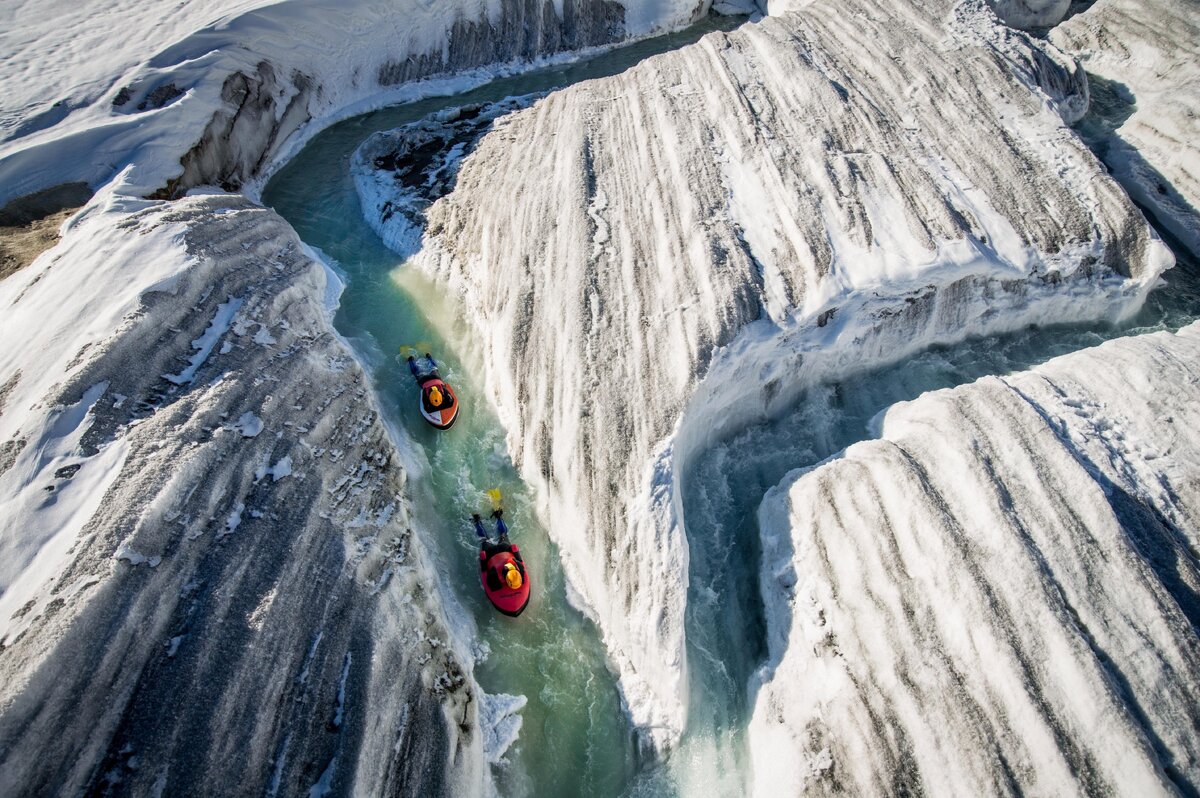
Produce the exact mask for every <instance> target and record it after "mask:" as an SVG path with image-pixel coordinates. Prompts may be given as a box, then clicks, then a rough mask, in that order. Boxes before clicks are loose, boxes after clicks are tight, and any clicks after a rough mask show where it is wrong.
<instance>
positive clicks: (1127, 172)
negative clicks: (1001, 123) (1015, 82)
mask: <svg viewBox="0 0 1200 798" xmlns="http://www.w3.org/2000/svg"><path fill="white" fill-rule="evenodd" d="M1050 39H1051V40H1052V41H1053V42H1055V43H1056V44H1057V45H1058V46H1059V47H1062V48H1063V49H1064V50H1066V51H1068V52H1070V53H1071V54H1073V55H1075V56H1077V57H1078V58H1079V59H1080V60H1081V61H1082V63H1083V66H1084V68H1085V69H1087V71H1088V74H1090V75H1092V76H1093V80H1092V82H1093V84H1096V88H1095V89H1094V90H1093V94H1096V93H1098V91H1103V93H1104V96H1103V100H1104V102H1105V103H1106V104H1107V106H1108V107H1106V108H1103V109H1102V110H1103V111H1104V112H1105V114H1106V115H1107V116H1109V117H1110V120H1108V124H1109V125H1110V126H1111V128H1112V129H1111V130H1106V131H1104V132H1105V133H1107V134H1108V140H1107V141H1106V142H1105V143H1104V145H1103V150H1104V152H1103V153H1102V157H1103V158H1104V162H1105V163H1106V164H1108V167H1109V168H1110V169H1111V170H1112V172H1113V174H1114V176H1115V177H1116V178H1117V179H1118V180H1119V181H1121V183H1122V184H1123V185H1124V186H1125V188H1126V189H1127V190H1128V191H1129V192H1130V194H1131V195H1132V196H1133V198H1134V199H1136V200H1137V201H1138V202H1139V203H1141V204H1142V205H1144V206H1146V207H1148V208H1150V209H1151V211H1152V212H1153V213H1154V215H1155V217H1156V219H1157V220H1158V221H1159V223H1160V224H1162V226H1163V227H1165V228H1166V229H1168V230H1169V231H1171V232H1172V233H1173V234H1174V235H1175V236H1176V237H1177V238H1178V239H1179V240H1180V241H1181V242H1182V243H1183V244H1184V245H1185V246H1187V247H1188V248H1189V249H1191V250H1192V252H1193V253H1197V254H1198V255H1200V10H1198V9H1197V7H1196V3H1194V2H1190V1H1189V0H1146V1H1145V2H1142V0H1136V1H1135V0H1098V2H1096V3H1095V4H1093V5H1092V6H1091V7H1090V8H1088V9H1087V10H1086V11H1084V12H1082V13H1080V14H1078V15H1076V16H1074V17H1072V18H1071V19H1069V20H1067V21H1066V22H1064V23H1063V24H1062V25H1060V26H1058V27H1057V28H1055V29H1054V30H1053V31H1051V32H1050Z"/></svg>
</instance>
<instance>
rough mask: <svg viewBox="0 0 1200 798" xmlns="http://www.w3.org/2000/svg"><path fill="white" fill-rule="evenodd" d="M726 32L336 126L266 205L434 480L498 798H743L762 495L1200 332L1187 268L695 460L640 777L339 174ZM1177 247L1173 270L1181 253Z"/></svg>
mask: <svg viewBox="0 0 1200 798" xmlns="http://www.w3.org/2000/svg"><path fill="white" fill-rule="evenodd" d="M737 24H738V21H737V20H730V19H716V20H711V21H705V22H704V23H701V24H700V25H697V26H694V27H692V28H690V29H688V30H686V31H683V32H680V33H676V34H671V35H668V36H662V37H658V38H655V39H649V40H646V41H643V42H640V43H637V44H634V45H630V46H628V47H623V48H620V49H617V50H612V51H609V52H607V53H604V54H602V55H598V56H596V57H594V58H591V59H589V60H585V61H577V62H574V63H570V64H566V65H560V66H555V67H549V68H543V69H538V70H535V71H531V72H528V73H525V74H523V75H520V76H516V77H509V78H502V79H498V80H495V81H492V82H491V83H488V84H486V85H484V86H482V87H480V88H476V89H474V90H471V91H469V92H465V93H462V94H458V95H454V96H443V97H434V98H429V99H424V100H420V101H417V102H412V103H406V104H403V105H397V106H393V107H390V108H386V109H383V110H380V111H375V112H372V113H368V114H364V115H362V116H358V117H354V118H352V119H348V120H346V121H343V122H340V123H337V124H335V125H332V126H331V127H329V128H328V129H326V130H324V131H323V132H321V133H320V134H318V135H317V136H315V137H314V138H313V139H312V140H311V141H310V142H309V143H308V144H307V146H305V148H304V149H303V150H302V151H301V152H300V153H299V154H298V155H296V157H295V158H293V159H292V160H291V161H289V162H288V163H287V164H286V165H285V166H284V167H283V168H282V169H281V170H280V171H279V172H278V174H276V175H275V177H274V178H273V179H272V180H271V182H270V183H269V184H268V186H267V188H266V190H265V192H264V195H263V200H264V203H265V204H267V205H269V206H271V207H273V208H274V209H275V210H276V211H278V212H279V213H280V214H281V215H282V216H283V217H284V218H285V219H287V220H288V221H289V222H290V223H291V224H292V226H293V227H294V228H295V229H296V231H297V232H298V233H299V235H300V237H301V238H302V239H303V240H304V241H305V242H306V243H308V244H309V245H311V246H313V247H316V248H318V249H320V250H321V251H322V252H323V253H324V254H325V255H326V256H327V257H329V258H330V259H331V260H332V261H334V262H335V263H336V266H337V268H338V270H339V271H340V273H341V274H342V276H343V279H344V280H345V282H346V289H345V292H344V293H343V294H342V297H341V306H340V308H339V310H338V312H337V315H336V318H335V320H334V323H335V325H336V327H337V329H338V330H339V331H340V332H341V334H342V335H343V336H344V337H345V338H346V339H347V340H348V341H349V342H350V343H351V345H352V346H353V347H354V348H355V350H356V352H357V355H358V356H359V358H360V359H361V360H362V361H363V362H364V363H365V364H366V365H367V367H368V370H369V372H370V376H371V379H372V381H373V383H374V387H375V390H376V392H377V394H378V397H379V401H380V403H381V405H382V411H383V413H384V415H385V417H386V418H387V419H388V421H389V422H390V423H391V424H393V425H395V426H396V427H398V428H402V429H403V430H404V432H405V434H406V435H407V436H408V437H409V438H410V439H411V440H413V441H416V442H417V443H418V444H419V445H420V447H421V448H422V449H423V451H424V458H425V460H426V461H427V467H426V468H424V469H423V473H421V474H419V475H417V476H416V477H415V478H414V479H413V480H412V481H411V482H410V485H411V487H412V496H413V500H414V503H415V504H416V505H417V513H418V518H417V521H418V523H419V524H420V525H421V526H422V528H423V529H424V530H425V531H426V533H427V535H428V537H427V540H428V541H429V542H430V543H431V544H432V546H433V548H434V550H433V556H434V559H435V561H436V564H437V565H438V567H440V568H441V569H443V572H444V573H446V574H449V577H450V580H449V581H450V582H451V584H452V585H454V586H455V589H456V597H457V600H458V602H459V604H460V605H461V607H462V608H463V610H464V611H465V612H466V613H467V614H468V615H470V616H472V617H473V618H474V622H475V624H476V626H477V631H478V639H479V641H480V656H481V661H480V662H479V663H478V665H477V666H476V677H477V679H478V681H479V683H480V684H481V685H482V687H483V689H484V690H486V691H487V692H489V693H508V694H513V695H524V696H526V697H527V699H528V704H527V705H526V706H525V708H524V709H523V710H522V711H521V716H522V718H523V726H522V730H521V735H520V737H519V739H518V740H517V742H516V743H515V744H514V745H513V747H512V748H511V749H509V752H508V754H507V756H506V758H505V761H504V762H503V763H502V764H501V765H500V766H499V767H498V768H497V769H496V776H497V783H498V786H499V788H500V791H501V794H503V795H506V796H517V795H529V796H559V795H564V796H565V795H571V796H620V795H627V796H661V795H704V796H706V798H709V797H711V796H725V795H729V796H738V795H743V794H745V791H746V787H747V784H746V779H747V769H746V762H747V758H746V754H745V739H744V736H745V729H746V725H747V722H748V721H749V716H750V712H751V711H752V706H751V705H750V702H749V693H748V690H747V685H748V683H749V681H750V679H751V678H752V676H753V674H754V671H755V669H756V668H757V667H758V665H759V664H760V663H761V662H762V659H763V657H764V655H765V632H764V628H763V620H762V618H763V613H762V607H761V602H760V599H759V592H758V572H759V567H758V566H759V563H758V560H759V542H758V541H759V535H758V529H757V519H756V512H757V509H758V505H759V503H760V501H761V499H762V497H763V494H764V493H765V492H766V491H767V490H768V489H769V488H771V487H773V486H774V485H775V484H777V483H778V482H779V481H780V480H781V479H782V478H783V477H784V475H785V474H786V473H787V472H788V471H790V470H791V469H794V468H798V467H801V466H805V465H809V464H812V463H815V462H818V461H820V460H822V459H824V458H825V457H827V456H829V455H831V454H833V453H835V452H837V451H838V450H840V449H842V448H844V447H846V446H849V445H850V444H852V443H855V442H857V441H859V440H862V439H864V438H866V437H868V436H869V433H868V431H867V422H868V421H869V420H870V419H871V417H872V416H874V415H875V414H876V413H877V412H879V411H880V410H882V409H883V408H885V407H887V406H888V405H890V404H892V403H894V402H897V401H902V400H908V399H913V398H915V397H916V396H918V395H920V394H921V393H923V392H925V391H928V390H934V389H939V388H946V387H951V386H954V385H960V384H963V383H965V382H969V381H972V380H974V379H977V378H979V377H981V376H984V375H988V374H1005V373H1010V372H1013V371H1018V370H1022V369H1025V368H1028V367H1030V366H1032V365H1036V364H1037V363H1040V362H1044V361H1045V360H1047V359H1049V358H1051V357H1053V356H1056V355H1059V354H1065V353H1067V352H1071V351H1074V350H1077V349H1081V348H1084V347H1087V346H1093V345H1095V344H1097V343H1100V342H1101V341H1102V340H1105V339H1107V338H1112V337H1115V336H1119V335H1127V334H1132V333H1138V332H1147V331H1150V330H1156V329H1178V328H1179V327H1181V326H1183V325H1184V324H1186V323H1188V322H1190V321H1192V320H1194V319H1196V318H1197V316H1200V279H1198V269H1197V267H1196V264H1195V262H1194V261H1191V260H1185V259H1184V258H1183V257H1180V262H1179V265H1178V266H1177V267H1176V269H1175V270H1174V271H1172V272H1170V273H1168V281H1169V283H1170V284H1169V286H1168V287H1166V288H1162V289H1159V290H1158V291H1156V292H1154V293H1153V294H1152V295H1151V297H1150V300H1149V301H1148V303H1147V305H1146V308H1145V309H1144V310H1143V311H1142V312H1141V313H1140V314H1139V315H1138V317H1137V318H1136V319H1134V320H1133V321H1132V322H1131V323H1130V324H1128V325H1126V326H1124V327H1121V328H1115V327H1110V326H1104V327H1086V328H1085V327H1070V328H1052V329H1050V328H1047V329H1031V330H1025V331H1022V332H1019V333H1015V334H1011V335H1005V336H999V337H994V338H988V339H975V340H971V341H967V342H965V343H962V344H959V345H957V346H954V347H949V348H945V349H936V350H930V351H927V352H925V353H922V354H920V355H917V356H915V357H913V358H910V359H909V360H907V361H905V362H903V363H901V364H898V365H896V366H893V367H890V368H886V369H882V370H877V371H872V372H867V373H862V374H858V375H855V376H853V377H850V378H847V379H845V380H843V381H842V382H840V383H838V384H836V385H825V386H821V387H820V388H819V389H816V390H812V391H809V392H808V394H806V395H805V396H803V397H802V398H801V400H800V401H799V402H798V403H797V405H796V407H795V408H794V409H793V410H792V411H791V412H790V413H789V414H788V415H786V416H785V417H783V418H781V419H778V420H776V421H774V422H772V423H769V424H764V425H761V426H756V427H752V428H750V429H747V430H745V431H743V432H742V433H740V434H739V435H737V436H735V437H734V438H732V439H730V440H727V441H725V442H723V443H721V444H718V445H716V446H714V447H713V448H712V450H711V451H710V452H709V453H708V454H707V455H706V456H704V457H700V458H697V466H696V468H695V469H694V471H693V472H692V473H690V474H687V475H685V480H684V483H685V495H684V509H685V513H684V514H685V522H686V524H687V529H688V536H689V541H690V549H691V584H690V590H689V604H688V614H687V635H688V657H689V672H690V682H691V691H692V692H691V701H690V704H691V705H690V707H689V727H688V729H687V731H686V733H685V736H684V740H683V744H682V745H681V747H680V748H679V750H677V751H676V752H675V753H674V754H673V755H672V757H671V758H670V759H669V761H667V762H666V763H665V764H660V765H652V764H650V763H647V762H644V761H641V760H640V759H639V756H638V753H637V747H636V744H635V735H634V731H633V729H632V727H631V725H630V722H629V719H628V717H627V716H626V715H625V714H624V712H623V710H622V708H621V703H620V697H619V694H618V691H617V687H616V682H615V679H614V677H613V676H612V674H611V673H610V672H609V671H608V669H607V667H606V665H605V656H604V650H603V646H602V645H601V643H600V639H599V635H598V633H597V631H596V628H595V627H594V625H593V624H592V623H591V622H590V621H589V620H588V619H587V618H586V617H585V616H584V615H582V614H581V613H579V612H578V611H576V610H575V609H574V608H573V607H572V606H571V605H570V604H569V603H568V601H567V588H566V585H565V584H564V578H563V574H562V570H561V568H560V566H559V562H558V556H557V553H556V551H555V548H554V545H553V543H552V542H551V541H550V539H549V537H548V535H547V534H546V531H545V530H544V529H543V528H542V527H541V526H540V525H539V523H538V521H537V519H536V517H535V514H534V512H533V510H532V504H533V502H534V497H533V496H531V495H530V492H529V491H528V490H527V489H526V488H525V486H524V485H523V484H522V482H521V480H520V477H519V476H518V474H517V472H516V471H515V469H514V468H513V466H512V463H511V460H510V459H509V456H508V454H507V450H506V447H505V441H504V433H503V430H502V429H501V427H500V424H499V422H498V421H497V419H496V417H495V415H494V413H493V412H492V409H491V408H490V407H489V406H488V404H487V402H486V401H484V400H483V399H482V398H481V397H482V396H483V385H482V384H481V379H480V377H479V375H480V374H481V363H480V357H481V356H480V354H479V348H478V347H475V346H473V345H472V343H471V332H472V331H471V329H470V327H469V325H468V323H467V320H466V319H464V318H463V317H462V312H461V310H460V309H458V308H456V307H455V306H454V305H453V304H452V301H451V300H448V299H446V298H445V297H444V296H442V295H441V294H440V292H439V290H438V288H437V287H436V286H434V285H432V284H431V283H429V282H428V281H427V280H426V279H424V278H423V276H422V275H420V274H419V273H417V272H416V271H415V270H412V269H406V268H405V267H404V264H403V263H402V262H401V259H400V258H399V257H398V256H397V255H395V254H394V253H392V252H391V251H389V250H388V249H386V248H385V247H384V246H383V244H382V243H381V242H380V240H379V238H378V237H377V236H376V235H375V233H374V232H373V231H372V230H371V229H370V228H369V227H368V226H367V224H366V223H365V221H364V220H363V217H362V213H361V210H360V207H359V200H358V196H357V194H356V192H355V189H354V185H353V182H352V179H351V176H350V170H349V164H350V156H351V154H352V153H353V151H354V150H355V149H356V148H357V147H358V145H359V144H360V143H362V141H363V140H364V139H366V138H367V137H368V136H370V135H371V134H372V133H374V132H376V131H380V130H388V129H391V128H395V127H398V126H400V125H403V124H406V123H409V122H413V121H416V120H418V119H420V118H422V117H424V116H427V115H428V114H431V113H434V112H437V111H440V110H442V109H444V108H448V107H455V106H460V105H465V104H468V103H483V102H492V101H496V100H500V99H503V98H505V97H509V96H517V95H523V94H528V93H532V92H544V91H552V90H554V89H557V88H561V87H563V86H567V85H570V84H572V83H577V82H579V81H581V80H586V79H590V78H596V77H604V76H607V75H612V74H616V73H619V72H621V71H623V70H624V69H627V68H628V67H630V66H632V65H633V64H635V63H637V62H638V61H640V60H642V59H643V58H646V57H647V56H650V55H654V54H656V53H660V52H664V51H667V50H671V49H675V48H677V47H681V46H684V45H686V44H689V43H691V42H694V41H695V40H696V39H698V38H699V37H700V36H702V35H703V34H704V33H707V32H709V31H711V30H714V29H716V28H723V29H729V28H732V27H735V26H736V25H737ZM1104 113H1106V109H1105V108H1103V107H1101V108H1099V110H1098V112H1097V114H1093V116H1092V118H1091V119H1090V120H1085V123H1084V127H1083V129H1084V130H1085V138H1086V137H1087V133H1088V132H1091V133H1093V134H1094V135H1096V136H1102V135H1103V133H1104V119H1103V118H1102V116H1103V114H1104ZM1098 115H1099V116H1098ZM1089 125H1090V126H1091V127H1090V128H1089V127H1088V126H1089ZM1172 248H1173V249H1174V250H1175V251H1176V254H1177V255H1181V249H1180V248H1178V247H1172ZM418 343H421V344H427V345H428V347H429V349H430V351H432V352H434V353H435V355H436V356H437V357H438V358H439V360H440V361H441V364H442V366H443V373H444V375H445V376H446V377H447V379H448V380H449V381H450V382H451V383H452V384H453V385H455V386H457V387H458V388H459V392H460V394H461V396H462V400H463V408H462V412H461V415H460V417H459V420H458V422H457V424H456V425H455V427H454V428H453V429H452V430H450V431H449V432H448V433H437V432H435V431H434V430H432V429H430V428H429V427H427V426H425V424H424V422H423V421H422V420H421V419H420V418H419V417H418V415H417V413H416V412H415V400H414V396H415V393H414V386H413V383H412V379H411V377H410V375H409V373H408V370H407V367H406V366H405V365H404V364H403V363H402V362H401V361H400V359H399V358H398V357H396V354H397V352H398V350H399V348H400V347H401V346H402V345H406V344H408V345H412V344H418ZM418 457H419V455H418ZM493 487H498V488H500V489H501V490H503V491H504V494H505V496H506V507H507V513H506V517H508V518H509V520H510V526H511V527H512V530H513V533H512V537H513V540H514V541H515V542H517V543H519V544H520V545H521V548H522V551H523V552H524V554H525V558H526V560H527V562H528V563H529V564H530V567H531V573H532V574H533V575H534V580H535V581H534V583H533V584H534V589H535V592H534V596H533V599H532V601H531V604H530V607H529V609H528V610H527V611H526V612H525V614H524V615H523V616H522V617H521V618H519V619H517V620H513V619H509V618H505V617H502V616H500V615H499V614H498V613H496V612H494V611H493V610H492V609H491V607H490V606H489V605H488V604H487V603H486V601H485V599H484V598H483V595H482V592H481V590H480V589H479V583H478V572H477V570H476V568H477V566H476V551H477V549H476V542H475V537H474V534H473V533H472V532H471V530H470V527H469V525H468V523H467V521H466V519H467V518H468V517H469V515H470V514H471V513H472V512H476V511H478V512H483V511H485V510H486V509H487V503H486V498H485V496H484V491H485V490H486V489H488V488H493ZM731 544H732V545H731ZM706 552H716V553H717V554H716V555H712V554H705V553H706Z"/></svg>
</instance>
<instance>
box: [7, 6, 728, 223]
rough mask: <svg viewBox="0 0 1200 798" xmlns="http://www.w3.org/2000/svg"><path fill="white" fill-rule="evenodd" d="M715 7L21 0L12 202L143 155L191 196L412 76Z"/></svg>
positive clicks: (397, 93)
mask: <svg viewBox="0 0 1200 798" xmlns="http://www.w3.org/2000/svg"><path fill="white" fill-rule="evenodd" d="M710 5H711V2H710V0H439V2H426V1H425V0H406V2H401V3H397V2H393V1H392V0H356V2H352V3H344V2H331V0H285V1H284V2H275V3H266V2H262V0H257V1H255V0H220V2H217V3H202V4H200V3H192V4H186V5H185V6H183V7H181V8H176V7H174V6H169V7H168V6H163V5H162V4H154V3H142V4H130V3H116V2H91V3H87V4H83V5H80V4H72V3H63V2H55V3H51V4H49V7H46V5H45V4H42V5H41V6H39V7H38V10H37V11H35V10H34V9H33V8H32V7H20V8H18V9H13V10H10V11H8V12H5V22H6V24H5V25H3V26H0V50H2V51H3V52H5V53H6V54H7V58H6V61H5V63H4V64H3V65H0V85H3V86H4V87H5V102H4V105H3V108H2V109H0V187H2V188H0V205H3V204H4V203H5V202H6V201H7V200H8V199H10V198H12V197H15V196H21V195H25V194H29V193H32V192H34V191H38V190H41V189H44V188H46V187H49V186H53V185H57V184H59V183H65V182H70V181H78V180H84V181H87V182H89V183H91V184H92V185H93V186H98V185H101V184H103V183H105V182H107V181H108V180H109V179H110V178H111V177H112V176H113V175H114V174H116V173H117V172H119V171H121V169H122V168H123V167H124V165H125V164H126V163H127V162H128V160H129V158H130V156H131V155H132V156H134V157H133V161H134V162H135V163H136V169H135V172H134V173H133V174H132V175H130V176H128V177H127V183H128V185H129V187H130V190H131V191H134V190H136V191H139V192H140V193H143V194H149V193H152V192H158V193H159V194H161V195H162V196H169V197H177V196H180V195H181V194H183V193H184V192H185V191H186V190H187V189H189V188H191V187H193V186H197V185H205V184H208V185H221V186H225V187H227V188H230V189H237V188H239V187H240V186H241V185H243V184H244V183H245V182H246V181H248V180H252V179H254V178H256V177H260V176H261V174H262V172H263V170H264V169H267V168H269V165H270V164H271V163H272V162H273V161H274V160H275V159H276V158H277V156H280V155H281V153H286V152H287V151H288V148H289V147H294V146H296V145H297V144H298V142H299V141H300V140H301V139H302V138H303V137H304V135H305V132H306V131H307V132H313V131H315V130H316V129H319V127H320V126H321V124H320V121H321V120H324V121H327V120H328V118H329V117H332V116H339V115H345V114H346V113H348V112H350V111H351V110H352V109H355V108H357V109H365V107H367V106H372V105H380V104H383V103H385V102H389V101H391V102H395V101H396V100H397V99H398V98H401V97H403V96H405V94H406V93H407V94H408V95H410V96H411V95H413V94H415V93H417V92H418V91H421V90H418V89H414V88H413V87H411V86H409V87H402V86H400V85H399V84H404V83H406V82H409V81H415V80H418V79H420V78H427V77H430V76H435V75H436V76H452V75H455V74H459V73H463V72H467V71H470V70H473V69H477V68H481V67H496V66H504V67H506V68H509V69H512V68H517V67H519V66H520V65H521V64H528V63H529V61H530V60H531V59H536V58H539V57H545V56H551V55H554V54H566V53H570V52H573V51H578V50H581V49H584V48H588V47H594V46H598V45H605V44H610V43H613V42H616V41H619V40H622V39H626V38H630V37H636V36H645V35H648V34H650V33H651V32H653V31H655V30H659V29H665V28H672V27H679V26H682V25H685V24H687V23H688V22H690V21H693V20H694V19H696V18H698V17H699V16H701V15H702V14H703V13H704V12H706V11H707V10H708V8H709V6H710ZM131 32H133V33H132V34H131ZM30 76H36V79H30ZM483 77H484V76H483V75H482V74H479V75H476V76H475V77H474V80H475V81H476V82H478V81H479V80H481V79H483ZM470 79H471V78H469V77H468V78H459V79H458V80H457V85H461V84H462V83H463V81H465V80H470ZM453 85H456V83H455V81H453V80H448V81H443V84H442V85H440V86H436V85H431V86H428V87H426V88H425V89H423V90H424V91H426V92H436V91H441V92H446V91H447V90H449V89H450V88H451V87H452V86H453ZM310 120H318V123H317V124H310ZM298 132H299V133H300V135H299V136H297V133H298ZM181 156H182V164H181V162H180V161H181Z"/></svg>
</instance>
